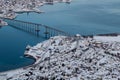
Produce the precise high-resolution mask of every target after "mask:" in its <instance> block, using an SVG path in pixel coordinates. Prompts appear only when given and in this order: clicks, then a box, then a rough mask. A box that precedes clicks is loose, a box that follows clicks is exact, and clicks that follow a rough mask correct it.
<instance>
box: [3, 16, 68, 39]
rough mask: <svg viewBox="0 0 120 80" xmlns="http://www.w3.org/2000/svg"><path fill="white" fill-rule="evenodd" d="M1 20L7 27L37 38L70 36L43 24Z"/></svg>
mask: <svg viewBox="0 0 120 80" xmlns="http://www.w3.org/2000/svg"><path fill="white" fill-rule="evenodd" d="M3 20H4V21H6V22H7V23H8V25H10V26H12V27H14V28H17V29H20V30H23V31H25V32H29V33H32V34H34V35H36V36H38V37H39V36H41V37H45V38H50V37H52V36H58V35H64V36H70V34H69V33H67V32H64V31H62V30H59V29H55V28H52V27H49V26H46V25H43V24H37V23H32V22H25V21H20V20H14V19H7V18H4V19H3Z"/></svg>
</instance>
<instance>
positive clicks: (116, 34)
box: [0, 33, 120, 74]
mask: <svg viewBox="0 0 120 80" xmlns="http://www.w3.org/2000/svg"><path fill="white" fill-rule="evenodd" d="M118 35H120V34H119V33H107V34H96V35H82V37H84V38H88V37H90V38H93V37H94V36H101V37H102V36H107V37H108V36H109V37H116V36H118ZM45 41H46V40H45ZM24 57H26V58H30V59H33V60H34V62H33V63H31V64H30V65H27V66H23V67H20V68H16V69H11V70H7V71H2V72H0V74H5V73H8V72H13V71H16V70H21V69H26V68H30V67H33V66H34V65H36V64H38V62H39V61H40V58H39V59H37V58H36V57H35V56H34V55H31V54H25V53H24Z"/></svg>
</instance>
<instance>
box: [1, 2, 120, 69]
mask: <svg viewBox="0 0 120 80" xmlns="http://www.w3.org/2000/svg"><path fill="white" fill-rule="evenodd" d="M109 1H110V3H108V2H109ZM109 1H108V2H107V1H105V2H104V1H103V2H102V1H98V2H96V1H95V0H92V1H91V2H90V1H88V0H85V1H84V0H74V1H72V3H71V4H65V3H57V4H54V5H46V6H43V7H41V8H40V9H42V10H43V11H45V13H42V14H37V13H29V14H27V13H23V14H20V15H19V16H18V17H17V18H16V19H18V20H24V21H30V22H34V23H42V24H45V25H48V26H51V27H55V28H58V29H61V30H64V31H66V32H70V33H71V34H76V33H80V34H83V35H85V34H86V35H88V34H91V35H92V34H100V33H119V31H120V28H119V25H120V23H119V21H120V18H119V16H120V15H119V13H120V12H119V9H118V7H119V3H118V2H120V1H116V2H114V3H113V1H112V0H109ZM93 2H94V3H93ZM113 5H115V6H113ZM0 37H1V38H0V71H4V70H9V69H14V68H16V67H22V66H25V65H28V64H31V63H33V60H31V59H28V58H24V57H23V53H24V50H25V47H26V46H27V45H28V44H30V45H35V44H37V43H38V42H41V41H43V40H44V39H43V38H38V37H36V36H34V35H31V34H29V33H26V32H23V31H20V30H17V29H14V28H12V27H10V26H5V27H2V28H1V29H0Z"/></svg>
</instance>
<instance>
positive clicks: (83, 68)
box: [0, 34, 120, 80]
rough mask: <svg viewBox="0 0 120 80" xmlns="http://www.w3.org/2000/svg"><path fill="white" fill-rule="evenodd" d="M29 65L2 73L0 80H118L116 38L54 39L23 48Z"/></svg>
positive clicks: (119, 53)
mask: <svg viewBox="0 0 120 80" xmlns="http://www.w3.org/2000/svg"><path fill="white" fill-rule="evenodd" d="M25 56H27V57H32V58H34V59H35V63H34V64H33V65H30V66H27V67H24V68H20V69H16V70H11V71H8V72H3V73H1V74H0V78H1V79H2V80H120V76H119V74H120V70H119V66H120V35H117V36H93V37H82V36H80V35H79V34H77V35H76V36H73V37H69V36H55V37H51V38H50V39H49V40H47V41H44V42H42V43H38V44H37V45H36V46H33V47H31V46H29V45H28V46H27V47H26V51H25Z"/></svg>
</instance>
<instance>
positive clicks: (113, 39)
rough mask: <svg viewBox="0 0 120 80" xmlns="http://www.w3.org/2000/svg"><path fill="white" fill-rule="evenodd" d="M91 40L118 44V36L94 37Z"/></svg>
mask: <svg viewBox="0 0 120 80" xmlns="http://www.w3.org/2000/svg"><path fill="white" fill-rule="evenodd" d="M93 39H95V40H97V41H102V42H120V36H94V38H93Z"/></svg>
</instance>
